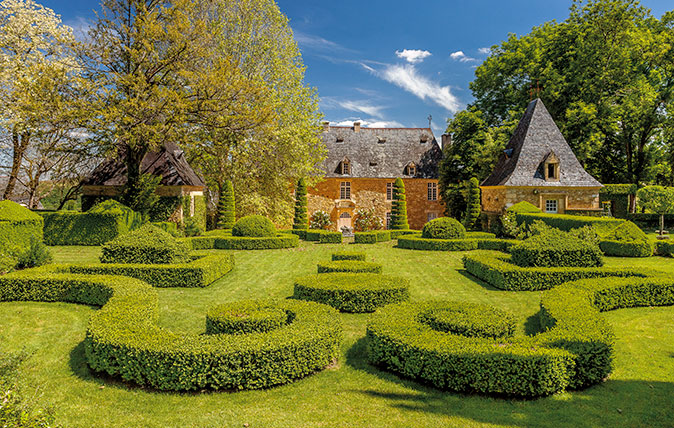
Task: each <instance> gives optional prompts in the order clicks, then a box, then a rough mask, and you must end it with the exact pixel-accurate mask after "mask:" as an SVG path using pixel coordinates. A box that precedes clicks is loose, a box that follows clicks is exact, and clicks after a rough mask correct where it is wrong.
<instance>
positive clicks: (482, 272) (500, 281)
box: [463, 245, 654, 291]
mask: <svg viewBox="0 0 674 428" xmlns="http://www.w3.org/2000/svg"><path fill="white" fill-rule="evenodd" d="M514 248H517V245H515V246H513V247H512V248H511V251H513V249H514ZM463 266H464V268H465V269H466V271H468V273H470V274H471V275H473V276H474V277H476V278H478V279H481V280H482V281H484V282H486V283H487V284H489V285H491V286H493V287H496V288H499V289H501V290H513V291H534V290H547V289H549V288H553V287H555V286H557V285H559V284H562V283H564V282H567V281H575V280H577V279H583V278H604V277H614V276H617V277H626V276H641V277H644V276H648V275H651V274H654V273H653V272H650V271H647V270H644V269H631V268H622V267H619V268H614V267H601V268H598V267H590V268H587V267H585V268H583V267H520V266H517V265H516V264H514V263H512V262H511V260H510V256H509V255H507V254H500V253H494V252H488V251H479V252H473V253H471V254H467V255H465V256H463Z"/></svg>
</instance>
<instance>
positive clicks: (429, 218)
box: [426, 213, 438, 221]
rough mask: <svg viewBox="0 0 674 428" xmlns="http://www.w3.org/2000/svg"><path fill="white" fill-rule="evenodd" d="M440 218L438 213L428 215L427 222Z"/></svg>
mask: <svg viewBox="0 0 674 428" xmlns="http://www.w3.org/2000/svg"><path fill="white" fill-rule="evenodd" d="M436 218H438V213H428V214H426V221H431V220H435V219H436Z"/></svg>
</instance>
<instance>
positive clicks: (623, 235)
mask: <svg viewBox="0 0 674 428" xmlns="http://www.w3.org/2000/svg"><path fill="white" fill-rule="evenodd" d="M604 239H606V240H609V241H647V240H648V236H646V234H645V233H644V231H643V230H641V229H640V228H639V226H637V225H636V224H634V223H632V222H631V221H626V222H625V223H623V224H621V225H620V226H618V227H616V228H615V229H613V230H612V231H611V232H610V233H609V234H608V235H605V236H604Z"/></svg>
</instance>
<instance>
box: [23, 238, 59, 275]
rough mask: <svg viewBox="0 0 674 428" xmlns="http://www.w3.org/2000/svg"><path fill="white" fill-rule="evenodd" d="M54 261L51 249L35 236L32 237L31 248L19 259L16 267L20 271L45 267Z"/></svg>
mask: <svg viewBox="0 0 674 428" xmlns="http://www.w3.org/2000/svg"><path fill="white" fill-rule="evenodd" d="M51 261H52V254H51V251H49V248H48V247H47V246H46V245H45V244H44V243H43V242H42V240H41V239H39V238H38V237H36V236H35V235H31V237H30V246H29V247H28V249H27V250H25V251H24V252H22V253H20V254H19V255H18V257H17V265H16V267H17V268H19V269H25V268H32V267H37V266H43V265H46V264H48V263H51Z"/></svg>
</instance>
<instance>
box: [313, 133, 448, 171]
mask: <svg viewBox="0 0 674 428" xmlns="http://www.w3.org/2000/svg"><path fill="white" fill-rule="evenodd" d="M322 138H323V142H324V143H325V145H326V146H327V149H328V156H327V159H326V160H325V162H324V163H323V168H324V170H325V173H326V174H325V175H326V177H368V178H396V177H405V175H404V174H403V173H404V170H405V167H406V166H408V165H409V164H411V163H413V164H414V165H415V166H416V175H415V177H417V178H437V177H438V165H439V163H440V159H442V150H441V149H440V146H439V145H438V142H437V141H436V140H435V137H434V136H433V131H431V129H430V128H360V130H358V131H356V130H355V129H354V128H352V127H341V126H330V127H328V128H327V129H326V130H325V131H324V132H323V134H322ZM345 158H346V159H348V160H349V161H350V162H351V173H350V174H348V175H342V174H340V172H341V171H339V164H340V162H342V161H343V160H344V159H345Z"/></svg>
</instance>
